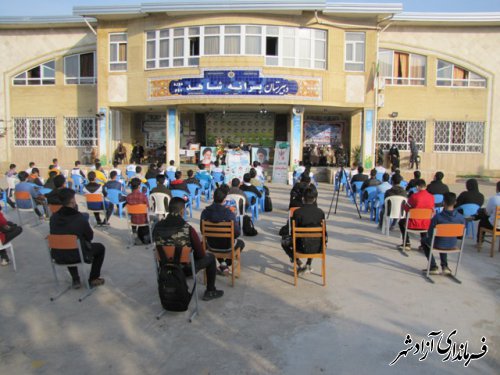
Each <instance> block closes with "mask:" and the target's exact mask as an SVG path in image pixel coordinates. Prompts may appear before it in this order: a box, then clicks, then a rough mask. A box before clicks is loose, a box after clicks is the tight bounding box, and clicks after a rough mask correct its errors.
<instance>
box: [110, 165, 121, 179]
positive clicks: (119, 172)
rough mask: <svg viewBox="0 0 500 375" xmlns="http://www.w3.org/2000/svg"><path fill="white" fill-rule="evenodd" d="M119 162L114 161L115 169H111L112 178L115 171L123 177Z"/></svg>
mask: <svg viewBox="0 0 500 375" xmlns="http://www.w3.org/2000/svg"><path fill="white" fill-rule="evenodd" d="M119 165H120V164H119V163H118V162H117V161H115V162H113V169H111V170H110V171H109V176H110V178H111V172H113V171H115V172H116V176H117V177H118V178H119V179H120V178H121V177H122V170H121V169H120V167H119Z"/></svg>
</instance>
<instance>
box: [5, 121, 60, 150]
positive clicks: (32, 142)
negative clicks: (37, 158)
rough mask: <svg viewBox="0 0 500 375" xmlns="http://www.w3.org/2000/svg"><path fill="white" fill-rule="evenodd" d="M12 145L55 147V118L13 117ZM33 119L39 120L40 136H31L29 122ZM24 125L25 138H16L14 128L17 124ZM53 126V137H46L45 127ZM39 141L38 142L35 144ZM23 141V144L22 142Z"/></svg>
mask: <svg viewBox="0 0 500 375" xmlns="http://www.w3.org/2000/svg"><path fill="white" fill-rule="evenodd" d="M12 120H13V123H14V147H56V130H57V127H56V118H55V117H14V118H13V119H12ZM35 121H40V124H41V130H40V133H41V136H39V137H35V136H31V126H30V124H31V123H32V122H35ZM21 125H24V126H26V129H25V134H26V138H18V137H17V136H16V133H17V132H16V128H17V127H18V126H21ZM48 126H50V127H53V128H54V129H53V131H52V133H53V134H54V137H53V138H47V137H46V135H45V134H44V133H45V128H46V127H48ZM38 142H40V144H37V143H38ZM23 143H24V144H23Z"/></svg>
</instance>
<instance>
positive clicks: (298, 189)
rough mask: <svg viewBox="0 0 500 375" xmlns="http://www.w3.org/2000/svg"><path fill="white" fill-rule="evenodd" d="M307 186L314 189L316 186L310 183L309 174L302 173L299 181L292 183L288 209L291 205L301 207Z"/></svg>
mask: <svg viewBox="0 0 500 375" xmlns="http://www.w3.org/2000/svg"><path fill="white" fill-rule="evenodd" d="M308 188H311V189H314V190H316V186H314V184H313V183H311V177H309V174H308V173H302V175H301V176H300V181H299V182H297V183H296V184H295V185H293V187H292V190H290V203H289V204H288V209H290V208H292V207H302V206H303V205H304V192H305V191H306V189H308Z"/></svg>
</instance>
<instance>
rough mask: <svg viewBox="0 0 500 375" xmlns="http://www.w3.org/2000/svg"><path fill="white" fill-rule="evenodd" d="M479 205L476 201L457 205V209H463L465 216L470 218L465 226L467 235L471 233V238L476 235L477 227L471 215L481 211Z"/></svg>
mask: <svg viewBox="0 0 500 375" xmlns="http://www.w3.org/2000/svg"><path fill="white" fill-rule="evenodd" d="M479 208H480V207H479V205H478V204H474V203H467V204H463V205H461V206H460V207H457V210H461V211H462V213H463V215H464V217H465V218H466V219H469V220H468V221H467V222H466V226H465V235H468V234H470V238H475V237H476V227H475V225H474V221H473V220H472V218H471V216H473V215H475V214H477V211H479Z"/></svg>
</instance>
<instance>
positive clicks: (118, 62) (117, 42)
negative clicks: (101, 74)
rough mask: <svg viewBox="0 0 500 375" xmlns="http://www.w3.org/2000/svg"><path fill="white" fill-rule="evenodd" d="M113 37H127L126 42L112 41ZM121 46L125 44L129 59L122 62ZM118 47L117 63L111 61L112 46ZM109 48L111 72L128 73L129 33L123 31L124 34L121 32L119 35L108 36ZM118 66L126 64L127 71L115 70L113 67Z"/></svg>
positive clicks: (110, 34)
mask: <svg viewBox="0 0 500 375" xmlns="http://www.w3.org/2000/svg"><path fill="white" fill-rule="evenodd" d="M112 35H125V38H126V40H125V41H116V42H115V41H113V42H112V41H111V36H112ZM121 44H125V50H126V51H127V52H126V55H127V59H126V60H124V61H122V60H119V58H120V45H121ZM115 45H116V46H117V54H116V56H117V60H116V61H111V46H115ZM108 46H109V54H108V56H109V71H110V72H126V71H127V70H128V61H127V60H128V33H127V32H126V31H123V32H119V33H109V34H108ZM118 64H125V69H114V68H113V66H114V65H118Z"/></svg>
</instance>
